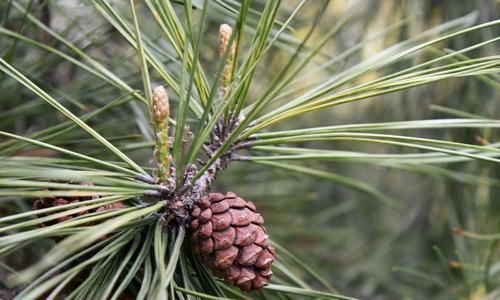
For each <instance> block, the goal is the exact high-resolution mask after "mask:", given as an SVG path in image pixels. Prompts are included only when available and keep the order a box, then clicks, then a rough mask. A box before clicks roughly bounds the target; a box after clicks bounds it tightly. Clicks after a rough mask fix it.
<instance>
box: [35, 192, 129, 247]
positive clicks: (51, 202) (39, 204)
mask: <svg viewBox="0 0 500 300" xmlns="http://www.w3.org/2000/svg"><path fill="white" fill-rule="evenodd" d="M81 184H82V185H92V183H81ZM46 191H48V190H46ZM98 198H99V197H98V196H94V197H59V198H54V197H45V198H41V199H38V200H37V201H35V202H34V203H33V210H38V209H43V208H49V207H54V206H59V205H65V204H69V203H77V202H81V201H88V200H94V199H98ZM125 207H127V206H126V205H125V204H123V202H120V201H118V202H113V203H108V204H105V205H102V206H99V207H97V208H93V209H91V210H89V211H87V210H85V211H81V212H79V213H76V214H73V215H68V216H64V217H61V218H58V219H56V220H52V221H48V222H45V223H39V224H38V226H39V227H46V226H51V225H55V224H57V223H60V222H64V221H68V220H71V219H73V218H75V217H77V216H83V215H86V214H88V213H93V212H101V211H106V210H111V209H120V208H125ZM48 215H50V214H45V216H48ZM63 238H64V237H62V236H53V237H52V239H53V240H54V241H56V242H59V241H61V240H62V239H63Z"/></svg>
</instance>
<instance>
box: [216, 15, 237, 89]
mask: <svg viewBox="0 0 500 300" xmlns="http://www.w3.org/2000/svg"><path fill="white" fill-rule="evenodd" d="M232 34H233V29H232V28H231V26H229V25H227V24H222V25H221V26H220V27H219V57H220V58H223V57H224V55H225V54H226V51H227V48H228V46H229V40H230V38H231V35H232ZM235 52H236V44H235V43H234V42H233V43H232V45H231V48H230V52H229V54H228V56H227V61H226V65H225V66H224V72H223V74H222V85H223V86H228V85H229V84H230V83H231V76H232V71H233V63H234V55H235Z"/></svg>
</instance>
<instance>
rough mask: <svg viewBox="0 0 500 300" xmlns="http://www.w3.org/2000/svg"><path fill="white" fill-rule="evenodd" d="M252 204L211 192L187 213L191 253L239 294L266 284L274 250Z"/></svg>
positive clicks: (270, 273)
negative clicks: (238, 291)
mask: <svg viewBox="0 0 500 300" xmlns="http://www.w3.org/2000/svg"><path fill="white" fill-rule="evenodd" d="M263 224H264V219H263V218H262V216H261V215H260V214H259V213H257V212H256V210H255V205H254V204H253V203H252V202H250V201H245V200H243V199H242V198H239V197H238V196H236V195H235V194H234V193H232V192H228V193H227V194H226V195H224V194H221V193H212V194H209V195H207V196H205V197H203V198H201V200H200V201H199V202H197V203H196V204H195V205H194V207H193V211H192V212H191V222H190V228H191V230H192V232H193V233H192V236H191V241H192V246H193V251H194V254H195V255H196V257H197V258H198V260H199V261H200V262H201V263H202V264H204V265H205V266H207V267H208V268H209V269H210V270H212V272H213V273H214V275H215V276H217V277H220V278H223V279H224V280H225V281H226V282H229V283H231V284H233V285H236V286H238V287H239V288H240V289H242V290H243V291H247V292H249V291H254V290H258V289H260V288H262V287H264V286H265V285H267V284H268V281H269V279H270V278H271V275H272V274H273V272H272V271H271V264H272V263H273V261H274V256H275V251H274V248H273V247H272V246H271V245H270V243H269V236H268V235H267V232H266V229H265V228H264V226H263Z"/></svg>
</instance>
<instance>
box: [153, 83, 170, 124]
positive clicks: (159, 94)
mask: <svg viewBox="0 0 500 300" xmlns="http://www.w3.org/2000/svg"><path fill="white" fill-rule="evenodd" d="M169 114H170V105H169V103H168V95H167V91H166V90H165V88H164V87H163V86H161V85H160V86H158V87H156V88H155V89H154V90H153V115H154V119H155V121H156V122H163V121H165V120H166V119H167V118H168V116H169Z"/></svg>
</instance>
